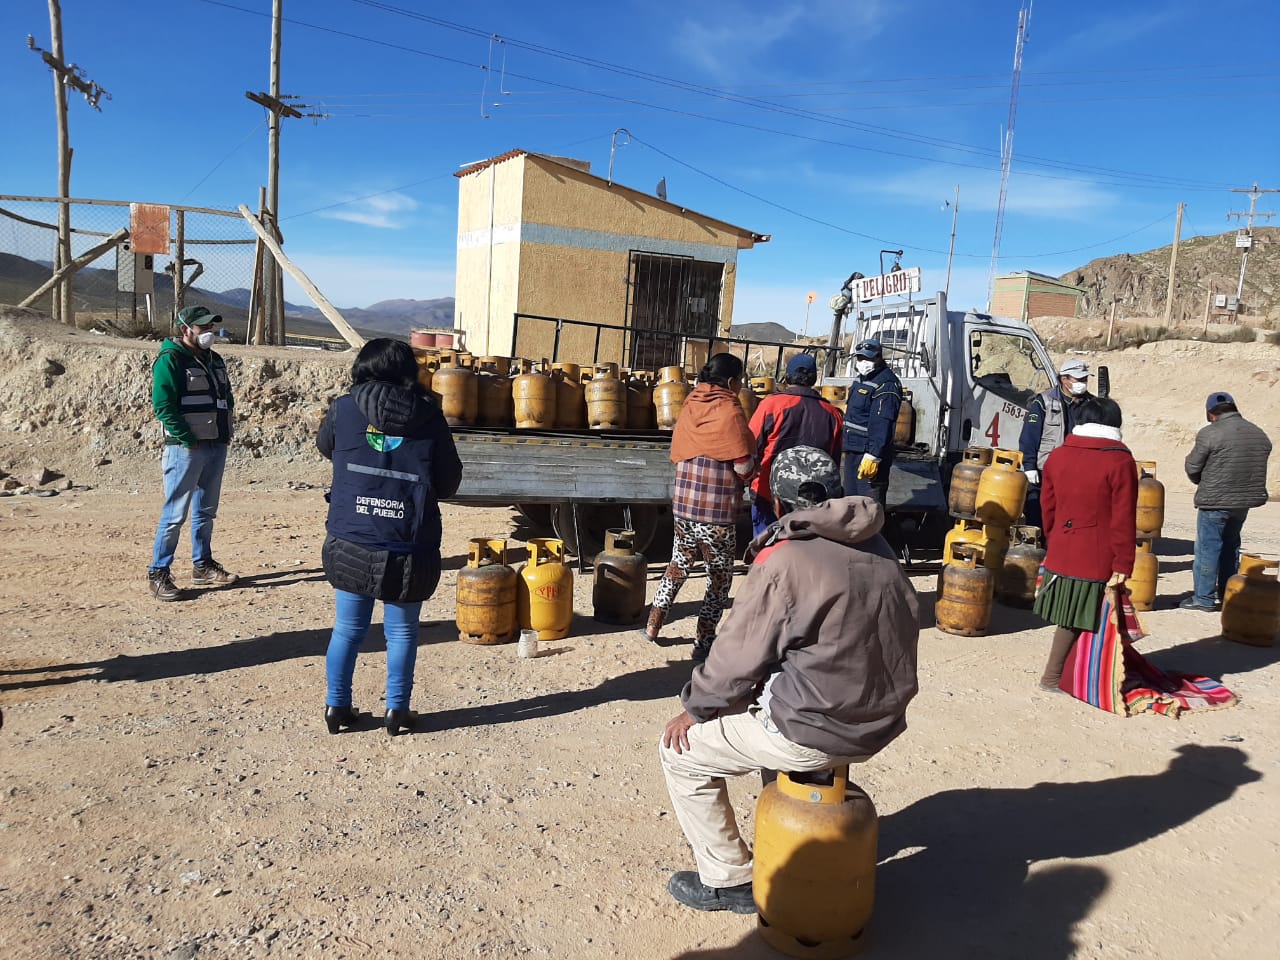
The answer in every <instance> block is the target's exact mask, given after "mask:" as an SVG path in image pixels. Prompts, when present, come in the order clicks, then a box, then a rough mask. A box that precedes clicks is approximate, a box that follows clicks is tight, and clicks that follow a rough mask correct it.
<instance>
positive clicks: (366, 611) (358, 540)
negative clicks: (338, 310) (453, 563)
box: [316, 339, 462, 736]
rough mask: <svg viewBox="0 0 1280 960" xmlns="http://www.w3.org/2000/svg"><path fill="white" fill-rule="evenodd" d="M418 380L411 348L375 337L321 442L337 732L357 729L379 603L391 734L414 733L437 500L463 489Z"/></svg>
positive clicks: (328, 713)
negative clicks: (361, 679)
mask: <svg viewBox="0 0 1280 960" xmlns="http://www.w3.org/2000/svg"><path fill="white" fill-rule="evenodd" d="M417 377H418V365H417V362H416V361H415V359H414V356H413V351H412V350H411V349H410V348H409V345H408V344H406V343H404V342H402V341H400V340H387V339H377V340H370V341H369V342H368V343H366V344H365V345H364V346H363V347H362V348H361V349H360V353H359V355H358V356H357V357H356V362H355V364H354V365H353V366H352V368H351V380H352V387H351V392H350V393H348V394H346V395H344V396H341V397H339V398H338V399H337V400H335V401H334V402H333V404H332V405H331V406H330V407H329V412H328V413H327V414H326V415H325V418H324V423H322V424H321V425H320V433H319V436H318V437H317V438H316V446H317V447H318V448H319V449H320V452H321V453H322V454H324V456H325V457H326V458H328V459H329V460H332V461H333V485H332V487H331V489H330V491H329V494H328V496H327V499H328V501H329V518H328V521H327V522H326V524H325V528H326V530H327V531H328V535H327V536H326V537H325V540H324V549H323V560H324V572H325V576H326V577H327V578H328V580H329V583H330V584H332V585H333V588H334V590H335V591H336V594H337V614H336V617H335V621H334V626H333V635H332V637H331V638H330V640H329V650H328V654H327V655H326V659H325V673H326V676H327V678H328V686H329V690H328V696H327V697H326V700H325V711H324V719H325V725H326V726H327V727H328V728H329V732H330V733H337V732H338V731H339V730H340V729H342V728H344V727H351V726H354V725H355V724H356V723H357V722H358V721H359V711H357V710H356V709H355V708H354V707H353V706H352V705H351V677H352V675H353V674H354V672H355V666H356V653H357V651H358V650H359V649H360V645H361V644H362V643H363V642H364V638H365V635H366V634H367V633H368V631H369V622H370V620H371V619H372V617H373V604H374V601H375V600H381V601H382V602H383V633H384V634H385V636H386V641H387V713H386V727H387V732H388V733H389V734H391V735H392V736H395V735H396V734H397V733H399V732H400V730H401V729H406V730H408V729H412V727H413V717H412V714H411V713H410V712H409V698H410V696H411V694H412V693H413V668H414V663H415V661H416V659H417V653H418V618H419V614H420V613H421V610H422V601H424V600H426V599H427V598H428V597H430V596H431V594H432V593H434V592H435V589H436V585H437V584H438V583H439V582H440V535H441V527H440V506H439V503H438V501H439V500H440V499H441V498H446V497H451V496H453V494H454V493H456V492H457V490H458V484H459V482H461V480H462V463H461V461H459V459H458V451H457V449H456V448H455V447H454V444H453V434H452V433H451V432H450V431H449V425H448V424H447V423H445V420H444V416H443V415H442V414H441V412H440V408H439V407H438V406H437V405H436V402H435V401H434V400H433V399H432V397H431V395H430V394H428V393H427V392H426V391H425V390H423V389H422V387H421V386H419V385H418V381H417Z"/></svg>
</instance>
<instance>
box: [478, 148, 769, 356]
mask: <svg viewBox="0 0 1280 960" xmlns="http://www.w3.org/2000/svg"><path fill="white" fill-rule="evenodd" d="M456 176H457V177H458V181H459V186H458V266H457V286H456V290H455V301H456V302H455V308H454V310H455V319H454V326H455V327H456V328H458V329H461V330H462V331H464V333H465V344H466V349H467V350H469V351H470V352H471V353H473V354H476V355H484V354H491V355H496V356H523V357H531V358H541V357H547V358H551V357H553V356H555V358H556V359H559V360H561V361H564V362H570V363H581V364H589V363H591V362H592V361H593V359H599V360H600V361H601V362H604V361H613V362H616V363H619V364H621V365H622V366H630V367H635V368H637V369H641V368H643V369H655V368H657V367H659V366H663V365H665V364H668V363H683V362H684V356H685V354H684V341H685V340H686V339H690V340H697V339H699V338H700V339H702V340H703V341H704V342H705V341H706V340H708V339H709V338H711V337H714V336H718V335H722V334H725V333H727V331H728V329H729V324H730V321H731V318H732V315H733V293H734V279H735V275H736V269H737V263H738V251H739V250H748V249H750V248H751V247H752V246H754V245H755V244H757V243H762V242H764V241H767V240H768V239H769V237H768V236H767V235H763V234H759V233H755V232H754V231H751V230H747V229H745V228H743V227H736V226H734V225H733V224H731V223H725V222H724V221H722V220H717V219H715V218H714V217H709V216H706V215H705V214H701V213H696V212H694V211H693V210H689V209H686V208H685V207H681V206H679V205H677V204H674V203H669V202H667V201H666V200H664V199H660V198H659V197H655V196H651V195H649V194H646V193H642V192H640V191H638V190H633V189H631V188H630V187H624V186H622V185H621V184H618V183H611V182H609V181H608V180H605V179H603V178H601V177H597V176H593V175H592V173H591V172H590V164H588V163H585V162H582V161H578V160H570V159H567V158H564V157H551V156H546V155H543V154H537V153H530V152H528V151H526V150H513V151H511V152H510V153H504V154H502V155H501V156H497V157H493V158H492V159H489V160H485V161H482V162H480V163H476V164H474V165H472V166H469V167H467V168H466V169H464V170H461V171H459V172H458V173H457V174H456ZM517 315H519V321H518V323H517V321H516V317H517ZM558 320H559V321H578V322H577V323H570V322H562V323H558V322H557V321H558ZM591 324H607V325H611V326H613V327H616V328H624V329H608V328H602V327H598V326H592V325H591Z"/></svg>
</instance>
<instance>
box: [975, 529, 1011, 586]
mask: <svg viewBox="0 0 1280 960" xmlns="http://www.w3.org/2000/svg"><path fill="white" fill-rule="evenodd" d="M1009 529H1010V528H1009V527H997V526H994V525H993V524H990V523H984V524H983V525H982V536H983V540H984V541H985V542H984V544H983V545H984V547H985V551H984V553H983V555H982V562H983V563H985V564H986V565H987V569H989V570H990V571H991V575H992V576H993V577H996V578H999V576H1000V570H1001V568H1002V567H1004V557H1005V554H1006V553H1007V552H1008V550H1009Z"/></svg>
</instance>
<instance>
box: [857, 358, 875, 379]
mask: <svg viewBox="0 0 1280 960" xmlns="http://www.w3.org/2000/svg"><path fill="white" fill-rule="evenodd" d="M853 369H855V370H857V371H858V376H860V377H865V376H867V375H868V374H870V373H872V372H874V371H875V369H876V362H875V361H874V360H859V361H858V362H856V363H855V364H854V365H853Z"/></svg>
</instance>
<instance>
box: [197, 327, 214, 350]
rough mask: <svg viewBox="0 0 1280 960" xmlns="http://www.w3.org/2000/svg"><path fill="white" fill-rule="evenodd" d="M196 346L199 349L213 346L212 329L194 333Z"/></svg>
mask: <svg viewBox="0 0 1280 960" xmlns="http://www.w3.org/2000/svg"><path fill="white" fill-rule="evenodd" d="M196 346H198V347H199V348H200V349H201V350H208V349H209V348H210V347H212V346H213V331H212V330H206V331H205V332H204V333H197V334H196Z"/></svg>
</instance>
